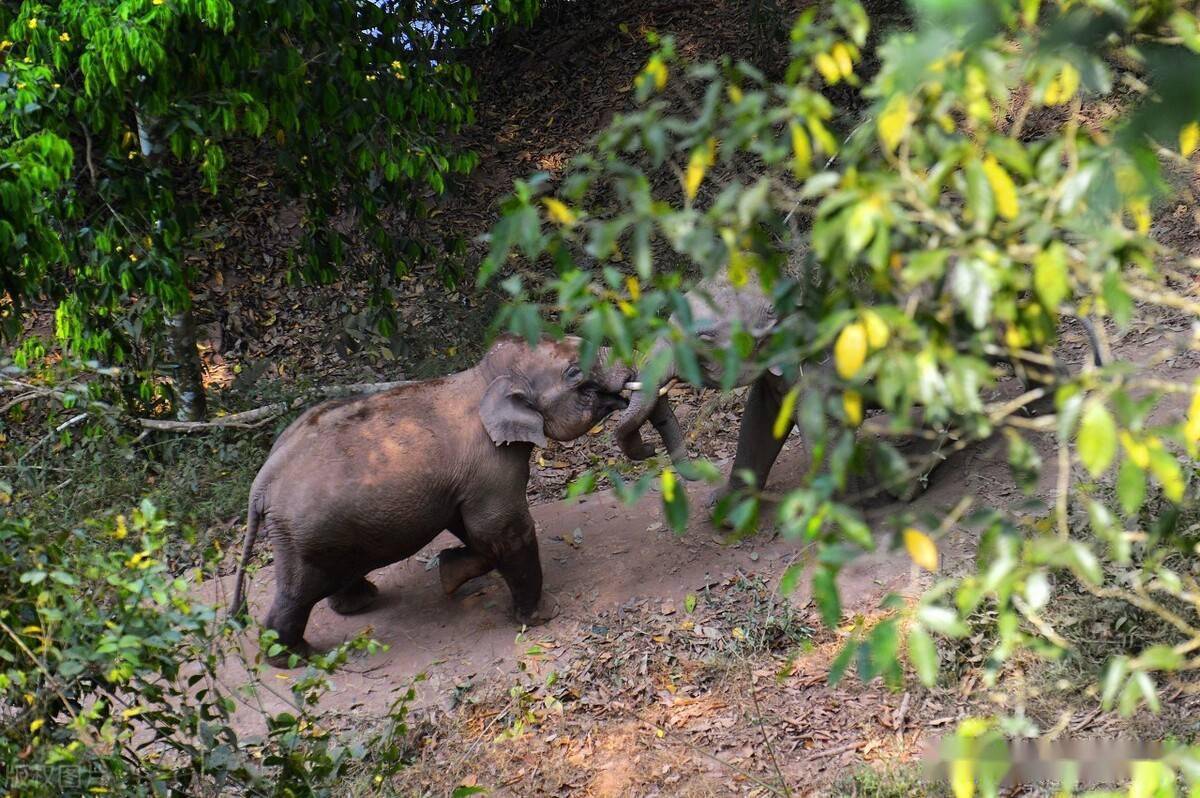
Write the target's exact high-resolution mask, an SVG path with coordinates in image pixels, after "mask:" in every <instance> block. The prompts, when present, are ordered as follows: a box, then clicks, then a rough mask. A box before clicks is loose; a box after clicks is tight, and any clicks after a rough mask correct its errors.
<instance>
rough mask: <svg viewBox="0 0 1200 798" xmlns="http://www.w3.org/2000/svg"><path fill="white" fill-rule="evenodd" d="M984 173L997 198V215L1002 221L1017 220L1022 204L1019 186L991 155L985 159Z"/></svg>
mask: <svg viewBox="0 0 1200 798" xmlns="http://www.w3.org/2000/svg"><path fill="white" fill-rule="evenodd" d="M983 173H984V174H985V175H987V180H988V184H989V185H991V187H992V194H993V195H995V197H996V213H998V214H1000V218H1002V219H1008V220H1010V221H1011V220H1012V219H1015V218H1016V217H1017V212H1018V211H1019V210H1020V204H1019V203H1018V202H1017V186H1016V184H1014V183H1013V179H1012V178H1011V177H1009V174H1008V172H1006V171H1004V167H1003V166H1001V165H1000V162H999V161H997V160H996V159H995V158H994V157H992V156H990V155H989V156H988V157H987V158H984V159H983Z"/></svg>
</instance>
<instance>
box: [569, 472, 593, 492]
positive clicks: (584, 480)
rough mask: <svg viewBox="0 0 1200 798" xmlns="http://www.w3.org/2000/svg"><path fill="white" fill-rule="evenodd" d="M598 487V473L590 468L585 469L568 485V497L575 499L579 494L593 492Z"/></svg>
mask: <svg viewBox="0 0 1200 798" xmlns="http://www.w3.org/2000/svg"><path fill="white" fill-rule="evenodd" d="M595 489H596V473H595V472H594V471H591V470H588V471H584V472H583V473H582V474H580V475H579V476H578V477H576V478H575V479H574V480H572V481H571V484H570V485H568V486H567V498H568V499H574V498H577V497H579V496H583V495H585V494H588V493H591V492H592V491H594V490H595Z"/></svg>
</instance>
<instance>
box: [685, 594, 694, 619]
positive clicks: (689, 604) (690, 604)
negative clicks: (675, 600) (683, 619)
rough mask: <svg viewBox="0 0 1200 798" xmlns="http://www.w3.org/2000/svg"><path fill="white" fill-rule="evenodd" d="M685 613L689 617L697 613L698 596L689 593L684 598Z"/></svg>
mask: <svg viewBox="0 0 1200 798" xmlns="http://www.w3.org/2000/svg"><path fill="white" fill-rule="evenodd" d="M683 611H684V612H686V613H687V614H688V615H691V614H692V613H693V612H695V611H696V594H695V593H688V594H687V595H686V596H684V598H683Z"/></svg>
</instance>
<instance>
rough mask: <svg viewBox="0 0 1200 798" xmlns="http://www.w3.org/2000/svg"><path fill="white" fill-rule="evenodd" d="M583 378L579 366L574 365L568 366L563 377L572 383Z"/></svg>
mask: <svg viewBox="0 0 1200 798" xmlns="http://www.w3.org/2000/svg"><path fill="white" fill-rule="evenodd" d="M582 376H583V372H582V371H580V370H579V366H577V365H575V364H574V363H572V364H571V365H569V366H567V370H566V371H564V372H563V377H565V378H566V379H567V380H569V381H570V382H574V381H575V380H577V379H579V378H580V377H582Z"/></svg>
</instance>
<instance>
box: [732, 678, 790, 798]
mask: <svg viewBox="0 0 1200 798" xmlns="http://www.w3.org/2000/svg"><path fill="white" fill-rule="evenodd" d="M742 664H744V665H745V666H746V678H747V679H748V680H749V682H750V700H751V701H753V702H754V720H755V721H756V722H757V723H758V730H759V732H760V733H761V734H762V738H763V744H764V745H766V746H767V753H768V754H769V755H770V757H771V767H772V768H774V770H775V778H777V779H779V788H780V789H781V790H783V795H784V798H791V796H792V791H791V790H789V789H788V786H787V779H785V778H784V777H783V771H782V770H780V768H779V760H778V759H777V758H776V757H775V746H773V745H771V738H770V737H769V736H767V728H766V724H765V723H764V722H763V715H762V707H760V706H759V705H758V691H757V690H755V689H754V673H753V672H752V671H751V670H750V661H749V660H743V661H742Z"/></svg>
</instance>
